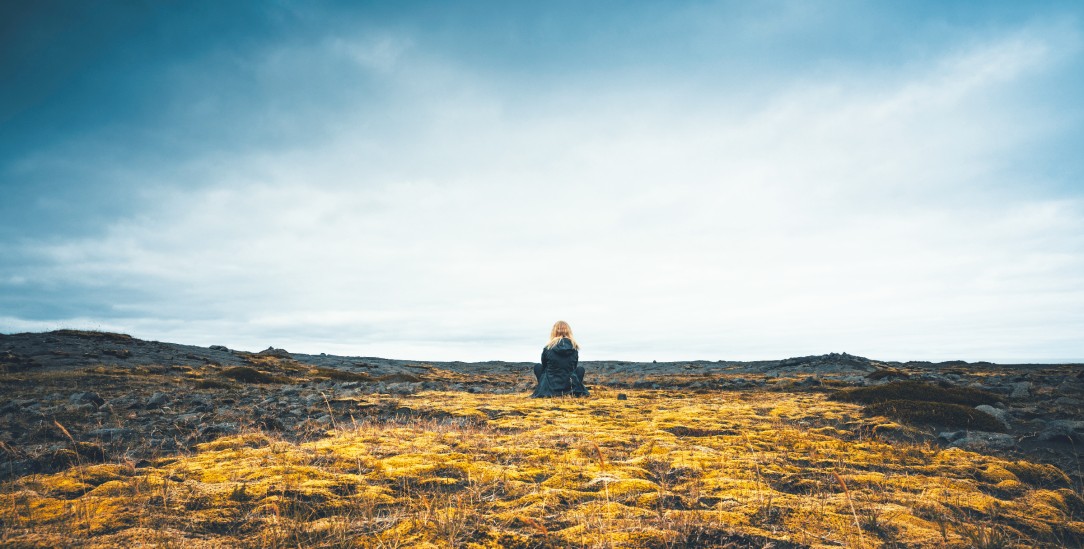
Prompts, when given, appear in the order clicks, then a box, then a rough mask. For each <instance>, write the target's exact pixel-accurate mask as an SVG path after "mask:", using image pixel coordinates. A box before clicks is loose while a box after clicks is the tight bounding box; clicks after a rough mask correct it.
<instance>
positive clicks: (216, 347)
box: [208, 345, 230, 353]
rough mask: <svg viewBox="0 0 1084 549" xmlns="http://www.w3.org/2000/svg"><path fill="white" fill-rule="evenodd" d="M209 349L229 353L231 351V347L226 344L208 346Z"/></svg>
mask: <svg viewBox="0 0 1084 549" xmlns="http://www.w3.org/2000/svg"><path fill="white" fill-rule="evenodd" d="M208 349H210V350H212V351H223V352H227V353H228V352H230V348H229V347H226V346H225V345H211V346H210V347H208Z"/></svg>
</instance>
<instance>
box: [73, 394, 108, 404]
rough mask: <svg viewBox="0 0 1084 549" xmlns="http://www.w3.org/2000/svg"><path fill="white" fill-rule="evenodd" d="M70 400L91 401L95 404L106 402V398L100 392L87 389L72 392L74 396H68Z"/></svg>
mask: <svg viewBox="0 0 1084 549" xmlns="http://www.w3.org/2000/svg"><path fill="white" fill-rule="evenodd" d="M68 402H71V403H72V404H84V403H90V404H93V405H95V406H101V405H102V404H105V399H104V398H102V397H101V396H100V395H99V394H98V393H95V392H93V391H86V392H82V393H72V396H70V397H68Z"/></svg>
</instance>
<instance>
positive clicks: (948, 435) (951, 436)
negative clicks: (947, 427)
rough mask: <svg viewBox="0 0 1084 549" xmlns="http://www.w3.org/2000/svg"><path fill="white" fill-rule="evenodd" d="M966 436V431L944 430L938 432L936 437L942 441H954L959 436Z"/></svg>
mask: <svg viewBox="0 0 1084 549" xmlns="http://www.w3.org/2000/svg"><path fill="white" fill-rule="evenodd" d="M966 436H967V431H946V432H943V433H940V434H938V435H937V438H939V439H941V440H944V441H947V442H954V441H957V440H960V439H961V438H964V437H966Z"/></svg>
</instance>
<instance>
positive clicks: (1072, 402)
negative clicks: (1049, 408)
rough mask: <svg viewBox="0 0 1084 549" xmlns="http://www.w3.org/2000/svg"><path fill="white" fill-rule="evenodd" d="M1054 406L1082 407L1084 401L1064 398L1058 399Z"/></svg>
mask: <svg viewBox="0 0 1084 549" xmlns="http://www.w3.org/2000/svg"><path fill="white" fill-rule="evenodd" d="M1054 404H1057V405H1059V406H1080V405H1081V404H1084V400H1080V399H1079V398H1073V397H1068V396H1063V397H1058V398H1057V399H1055V400H1054Z"/></svg>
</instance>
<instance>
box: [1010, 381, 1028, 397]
mask: <svg viewBox="0 0 1084 549" xmlns="http://www.w3.org/2000/svg"><path fill="white" fill-rule="evenodd" d="M1009 396H1011V397H1012V398H1027V397H1029V396H1031V382H1030V381H1018V382H1016V383H1013V384H1012V393H1011V394H1010V395H1009Z"/></svg>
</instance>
